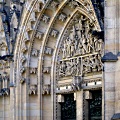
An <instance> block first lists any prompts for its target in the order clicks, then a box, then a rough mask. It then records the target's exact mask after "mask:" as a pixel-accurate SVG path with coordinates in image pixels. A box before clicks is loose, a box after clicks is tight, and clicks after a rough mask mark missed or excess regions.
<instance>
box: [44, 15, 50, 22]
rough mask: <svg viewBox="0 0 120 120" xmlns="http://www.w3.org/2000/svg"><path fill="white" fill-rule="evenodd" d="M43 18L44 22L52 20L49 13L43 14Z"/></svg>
mask: <svg viewBox="0 0 120 120" xmlns="http://www.w3.org/2000/svg"><path fill="white" fill-rule="evenodd" d="M42 20H43V22H45V23H48V22H49V20H50V17H49V16H47V15H43V18H42Z"/></svg>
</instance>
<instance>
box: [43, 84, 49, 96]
mask: <svg viewBox="0 0 120 120" xmlns="http://www.w3.org/2000/svg"><path fill="white" fill-rule="evenodd" d="M42 94H43V95H45V94H47V95H49V94H50V85H49V84H47V85H43V90H42Z"/></svg>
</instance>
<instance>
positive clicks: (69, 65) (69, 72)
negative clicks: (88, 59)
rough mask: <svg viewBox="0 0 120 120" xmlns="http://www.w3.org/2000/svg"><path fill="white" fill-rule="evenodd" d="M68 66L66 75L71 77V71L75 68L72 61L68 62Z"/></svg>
mask: <svg viewBox="0 0 120 120" xmlns="http://www.w3.org/2000/svg"><path fill="white" fill-rule="evenodd" d="M66 66H67V67H66V73H65V75H66V76H69V75H71V69H72V67H73V65H72V63H71V61H68V62H66Z"/></svg>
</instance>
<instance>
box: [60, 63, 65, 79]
mask: <svg viewBox="0 0 120 120" xmlns="http://www.w3.org/2000/svg"><path fill="white" fill-rule="evenodd" d="M59 65H60V68H59V76H60V77H63V76H64V75H65V70H66V63H65V62H64V61H60V64H59Z"/></svg>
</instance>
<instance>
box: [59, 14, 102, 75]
mask: <svg viewBox="0 0 120 120" xmlns="http://www.w3.org/2000/svg"><path fill="white" fill-rule="evenodd" d="M94 28H95V27H94V26H91V21H90V20H89V19H87V17H85V16H84V15H80V16H79V17H77V18H75V19H74V21H73V24H72V25H71V26H70V29H69V30H68V31H67V33H66V36H65V37H64V39H63V41H62V44H61V46H60V48H61V49H60V56H59V58H60V59H61V60H60V61H59V63H58V66H59V67H58V68H59V76H60V77H66V76H81V75H83V74H87V73H91V72H98V71H101V70H102V62H101V56H102V53H103V40H102V39H99V38H97V37H95V36H93V35H92V33H91V31H92V30H93V29H94Z"/></svg>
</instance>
